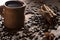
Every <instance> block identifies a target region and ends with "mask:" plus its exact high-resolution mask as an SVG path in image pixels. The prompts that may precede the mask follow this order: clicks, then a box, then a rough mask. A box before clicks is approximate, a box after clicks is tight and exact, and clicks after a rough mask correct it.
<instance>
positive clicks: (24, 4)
mask: <svg viewBox="0 0 60 40" xmlns="http://www.w3.org/2000/svg"><path fill="white" fill-rule="evenodd" d="M7 2H11V1H7ZM7 2H5V4H4V6H5V7H7V8H12V9H15V8H23V7H25V6H26V3H25V2H23V1H14V2H22V3H23V5H22V6H21V7H9V6H7V5H6V3H7Z"/></svg>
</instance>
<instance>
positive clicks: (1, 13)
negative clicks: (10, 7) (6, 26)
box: [0, 5, 4, 17]
mask: <svg viewBox="0 0 60 40" xmlns="http://www.w3.org/2000/svg"><path fill="white" fill-rule="evenodd" d="M3 8H4V5H1V6H0V15H1V16H2V17H3V13H4V12H3Z"/></svg>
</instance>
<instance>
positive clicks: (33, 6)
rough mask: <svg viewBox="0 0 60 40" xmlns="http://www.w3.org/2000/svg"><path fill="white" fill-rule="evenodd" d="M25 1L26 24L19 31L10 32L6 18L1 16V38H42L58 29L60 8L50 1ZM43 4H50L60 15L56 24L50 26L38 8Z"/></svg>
mask: <svg viewBox="0 0 60 40" xmlns="http://www.w3.org/2000/svg"><path fill="white" fill-rule="evenodd" d="M25 2H26V4H27V6H26V10H25V17H26V18H25V26H24V27H23V28H21V29H20V30H19V31H17V32H9V31H8V30H7V29H6V28H5V27H4V24H3V23H4V18H3V17H2V16H0V40H42V39H43V37H44V33H45V32H51V31H52V30H57V28H58V26H59V25H60V9H59V8H58V7H57V6H55V5H52V4H49V2H48V1H45V2H39V0H38V1H37V0H26V1H25ZM43 4H48V5H49V6H50V7H51V9H52V10H53V11H54V12H55V13H56V14H57V15H58V16H57V17H56V18H57V20H56V24H55V25H54V24H53V25H50V26H48V25H47V23H46V20H45V19H44V18H43V16H42V15H40V14H39V12H38V9H40V7H41V5H43ZM57 33H58V32H57ZM54 34H55V33H54ZM59 34H60V33H59ZM54 40H60V35H59V36H58V37H57V36H55V38H54Z"/></svg>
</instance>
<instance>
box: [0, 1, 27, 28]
mask: <svg viewBox="0 0 60 40" xmlns="http://www.w3.org/2000/svg"><path fill="white" fill-rule="evenodd" d="M25 7H26V5H25V3H24V2H22V1H7V2H6V3H5V5H3V6H2V7H0V9H1V10H0V13H2V12H1V11H3V15H2V16H3V17H4V26H5V27H6V28H8V29H17V28H20V27H22V26H24V18H25V16H24V10H25ZM2 9H3V10H2Z"/></svg>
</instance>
